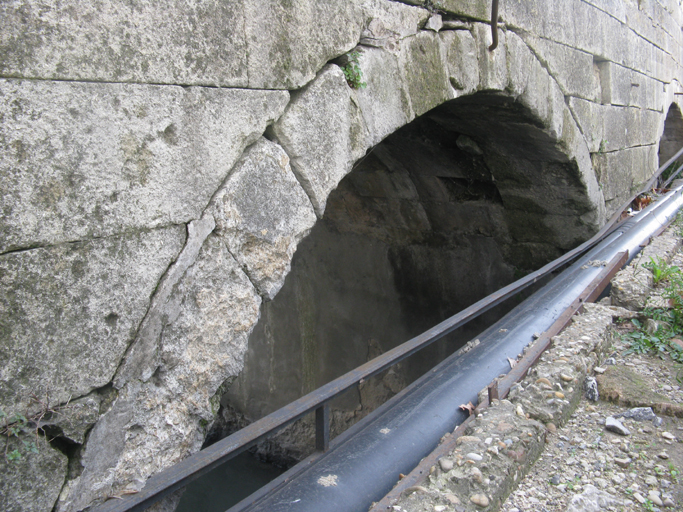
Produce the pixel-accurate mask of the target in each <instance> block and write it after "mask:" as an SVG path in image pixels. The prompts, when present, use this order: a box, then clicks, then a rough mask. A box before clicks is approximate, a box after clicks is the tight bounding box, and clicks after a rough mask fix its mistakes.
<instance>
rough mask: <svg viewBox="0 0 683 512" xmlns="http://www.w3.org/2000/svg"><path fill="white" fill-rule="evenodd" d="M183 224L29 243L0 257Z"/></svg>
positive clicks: (149, 231)
mask: <svg viewBox="0 0 683 512" xmlns="http://www.w3.org/2000/svg"><path fill="white" fill-rule="evenodd" d="M184 225H185V224H174V223H171V224H164V225H162V226H155V227H153V228H140V229H130V230H125V231H119V232H118V233H113V234H111V235H103V236H93V237H91V238H81V239H78V240H65V241H63V242H57V243H54V244H37V245H30V246H26V247H19V248H17V249H10V250H9V251H5V252H0V257H2V256H7V255H11V254H17V253H22V252H28V251H34V250H36V249H51V248H53V247H61V246H64V245H75V244H82V243H88V242H95V241H98V240H109V239H112V238H122V237H125V236H128V235H135V234H139V233H151V232H152V231H157V230H163V229H168V228H174V227H178V226H184Z"/></svg>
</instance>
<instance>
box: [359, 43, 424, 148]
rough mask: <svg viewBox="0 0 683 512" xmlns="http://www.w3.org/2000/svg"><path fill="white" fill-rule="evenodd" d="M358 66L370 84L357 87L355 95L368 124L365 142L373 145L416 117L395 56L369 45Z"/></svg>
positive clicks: (364, 79)
mask: <svg viewBox="0 0 683 512" xmlns="http://www.w3.org/2000/svg"><path fill="white" fill-rule="evenodd" d="M359 65H360V67H361V69H362V70H363V81H365V82H366V83H367V87H365V88H363V89H359V90H357V91H356V92H355V95H354V98H355V101H356V103H357V104H358V106H359V108H360V111H361V114H362V116H363V121H364V122H365V126H366V127H367V141H366V144H367V146H369V147H371V146H375V145H376V144H377V143H379V142H380V141H381V140H382V139H384V138H385V137H386V136H387V135H389V134H390V133H393V132H394V131H396V130H397V129H398V128H400V127H401V126H404V125H406V124H408V123H409V122H410V121H411V120H412V119H413V117H414V116H413V114H412V111H411V108H410V100H409V98H408V92H407V91H406V89H405V84H404V82H403V77H402V75H401V71H400V66H399V61H398V58H397V57H396V56H395V55H393V54H391V53H389V52H386V51H383V50H379V49H376V48H368V49H367V50H363V51H362V52H361V54H360V58H359Z"/></svg>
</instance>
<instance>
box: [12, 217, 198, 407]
mask: <svg viewBox="0 0 683 512" xmlns="http://www.w3.org/2000/svg"><path fill="white" fill-rule="evenodd" d="M184 241H185V228H184V227H183V226H174V227H170V228H163V229H157V230H154V231H149V232H139V233H132V234H127V235H121V236H117V237H109V238H102V239H97V240H93V241H90V242H78V243H73V244H63V245H57V246H54V247H49V248H41V249H33V250H28V251H21V252H15V253H10V254H5V255H3V256H0V289H2V290H3V294H2V295H0V326H1V330H0V334H1V337H0V361H1V363H0V364H1V366H0V404H1V406H2V408H3V409H4V410H5V411H6V412H8V413H9V412H13V411H17V412H23V411H24V410H25V409H26V408H27V406H28V404H29V395H30V393H31V392H35V393H37V394H39V392H40V391H41V390H44V389H45V388H48V389H49V394H50V397H51V400H52V401H53V403H57V404H59V403H65V402H66V401H67V400H68V399H69V398H70V397H71V398H78V397H80V396H83V395H85V394H87V393H89V392H90V391H92V390H93V389H95V388H98V387H101V386H104V385H105V384H107V383H108V382H110V381H111V379H112V377H113V375H114V372H115V371H116V368H117V366H118V365H119V362H120V360H121V357H122V356H123V354H124V351H125V350H126V348H127V347H128V345H129V343H130V342H131V340H132V339H133V337H134V336H135V332H136V330H137V328H138V326H139V325H140V322H141V320H142V318H143V316H144V315H145V312H146V311H147V307H148V305H149V301H150V298H151V296H152V293H153V292H154V289H155V288H156V286H157V284H158V283H159V280H160V279H161V276H162V275H163V274H164V272H165V271H166V269H167V268H168V266H169V264H170V263H171V262H172V261H173V260H174V259H175V258H176V257H177V256H178V253H179V252H180V249H181V248H182V245H183V243H184Z"/></svg>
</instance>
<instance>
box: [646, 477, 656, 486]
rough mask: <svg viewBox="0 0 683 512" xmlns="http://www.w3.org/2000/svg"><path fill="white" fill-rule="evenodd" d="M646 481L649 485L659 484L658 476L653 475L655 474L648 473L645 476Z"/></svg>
mask: <svg viewBox="0 0 683 512" xmlns="http://www.w3.org/2000/svg"><path fill="white" fill-rule="evenodd" d="M645 483H646V484H647V485H657V484H658V482H657V477H656V476H653V475H648V476H646V477H645Z"/></svg>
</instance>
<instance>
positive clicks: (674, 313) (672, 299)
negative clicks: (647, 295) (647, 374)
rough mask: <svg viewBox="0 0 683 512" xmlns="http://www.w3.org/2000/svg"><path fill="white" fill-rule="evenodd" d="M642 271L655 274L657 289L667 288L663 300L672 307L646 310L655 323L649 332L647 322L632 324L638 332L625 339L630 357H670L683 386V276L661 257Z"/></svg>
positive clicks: (625, 335) (634, 322) (629, 333)
mask: <svg viewBox="0 0 683 512" xmlns="http://www.w3.org/2000/svg"><path fill="white" fill-rule="evenodd" d="M642 267H644V268H646V269H648V270H649V271H650V272H651V273H652V280H653V283H654V285H655V286H663V287H664V288H663V291H662V297H663V298H665V299H666V300H667V302H668V307H648V308H645V309H644V310H643V316H644V317H645V318H646V319H651V320H654V323H653V324H651V325H650V326H649V328H647V329H646V326H645V322H644V321H641V320H637V319H633V320H631V323H632V324H633V325H634V326H635V330H633V331H631V332H628V333H625V334H623V335H622V338H623V339H624V341H625V342H626V343H627V344H628V345H629V348H628V350H627V351H626V353H627V354H628V353H636V354H645V353H650V354H653V355H659V356H660V357H665V356H667V355H668V356H669V357H670V358H671V359H672V360H673V361H674V362H675V363H676V368H677V371H678V373H677V375H676V379H677V380H678V381H679V382H681V383H683V347H682V345H683V341H682V340H683V272H681V270H680V269H679V268H678V267H677V266H673V265H669V264H668V263H667V262H666V261H665V260H663V259H662V258H659V257H657V258H656V259H655V258H650V261H649V262H647V263H644V264H643V265H642ZM653 326H654V328H653ZM676 341H680V343H677V342H676Z"/></svg>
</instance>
